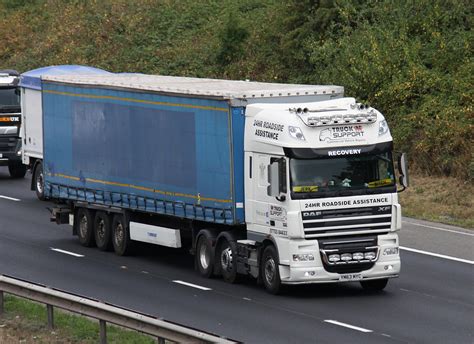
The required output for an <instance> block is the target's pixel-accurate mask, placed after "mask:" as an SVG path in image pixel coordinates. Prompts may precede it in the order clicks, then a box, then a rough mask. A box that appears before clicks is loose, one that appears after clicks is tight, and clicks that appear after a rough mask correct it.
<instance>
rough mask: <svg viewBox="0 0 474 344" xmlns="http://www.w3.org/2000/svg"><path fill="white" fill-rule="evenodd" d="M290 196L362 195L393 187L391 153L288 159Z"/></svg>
mask: <svg viewBox="0 0 474 344" xmlns="http://www.w3.org/2000/svg"><path fill="white" fill-rule="evenodd" d="M290 178H291V196H292V198H293V199H307V198H321V197H335V196H349V195H364V194H374V193H383V192H394V191H395V189H396V185H395V176H394V170H393V161H392V153H391V152H384V153H380V154H367V155H358V156H343V157H341V156H338V157H328V158H325V159H290Z"/></svg>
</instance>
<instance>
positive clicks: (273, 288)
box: [260, 246, 282, 295]
mask: <svg viewBox="0 0 474 344" xmlns="http://www.w3.org/2000/svg"><path fill="white" fill-rule="evenodd" d="M278 266H279V263H278V254H277V252H276V250H275V247H273V246H267V247H266V248H265V250H264V251H263V254H262V261H261V267H260V274H261V276H262V280H263V284H264V285H265V289H266V290H267V291H268V292H269V293H271V294H275V295H276V294H278V293H280V292H281V290H282V285H281V279H280V270H279V267H278Z"/></svg>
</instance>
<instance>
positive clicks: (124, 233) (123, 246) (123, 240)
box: [112, 214, 132, 256]
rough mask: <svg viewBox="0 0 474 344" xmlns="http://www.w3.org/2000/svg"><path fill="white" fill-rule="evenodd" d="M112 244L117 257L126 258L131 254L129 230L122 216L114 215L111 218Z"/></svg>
mask: <svg viewBox="0 0 474 344" xmlns="http://www.w3.org/2000/svg"><path fill="white" fill-rule="evenodd" d="M112 244H113V247H114V251H115V253H116V254H117V255H119V256H127V255H129V254H130V253H131V250H132V248H131V246H132V242H131V240H130V230H129V227H128V223H126V221H125V219H124V217H123V215H119V214H116V215H114V217H113V221H112Z"/></svg>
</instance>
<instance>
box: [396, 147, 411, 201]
mask: <svg viewBox="0 0 474 344" xmlns="http://www.w3.org/2000/svg"><path fill="white" fill-rule="evenodd" d="M398 171H399V172H400V177H399V179H398V181H399V182H400V185H402V186H403V189H402V190H400V192H401V191H404V190H405V188H407V187H408V184H409V181H408V164H407V159H406V154H405V153H402V154H401V155H400V156H399V158H398Z"/></svg>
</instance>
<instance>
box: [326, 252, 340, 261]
mask: <svg viewBox="0 0 474 344" xmlns="http://www.w3.org/2000/svg"><path fill="white" fill-rule="evenodd" d="M328 260H329V261H330V262H331V263H335V262H338V261H340V260H341V256H340V255H339V254H330V255H329V257H328Z"/></svg>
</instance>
